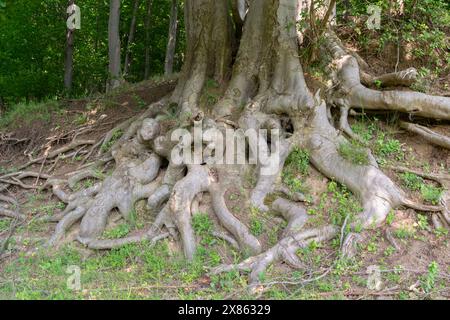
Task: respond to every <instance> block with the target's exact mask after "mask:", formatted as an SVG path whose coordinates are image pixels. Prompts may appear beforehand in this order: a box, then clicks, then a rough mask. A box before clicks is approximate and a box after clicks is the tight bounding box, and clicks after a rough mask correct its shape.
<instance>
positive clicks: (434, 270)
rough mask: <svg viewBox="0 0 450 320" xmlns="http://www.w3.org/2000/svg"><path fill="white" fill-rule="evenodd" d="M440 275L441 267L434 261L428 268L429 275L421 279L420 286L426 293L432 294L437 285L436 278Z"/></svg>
mask: <svg viewBox="0 0 450 320" xmlns="http://www.w3.org/2000/svg"><path fill="white" fill-rule="evenodd" d="M438 273H439V265H438V264H437V262H436V261H433V262H431V263H430V265H429V266H428V273H427V274H426V275H425V276H423V277H421V279H420V286H421V288H422V289H423V291H424V292H425V293H430V292H431V291H432V290H433V289H434V287H435V285H436V276H437V275H438Z"/></svg>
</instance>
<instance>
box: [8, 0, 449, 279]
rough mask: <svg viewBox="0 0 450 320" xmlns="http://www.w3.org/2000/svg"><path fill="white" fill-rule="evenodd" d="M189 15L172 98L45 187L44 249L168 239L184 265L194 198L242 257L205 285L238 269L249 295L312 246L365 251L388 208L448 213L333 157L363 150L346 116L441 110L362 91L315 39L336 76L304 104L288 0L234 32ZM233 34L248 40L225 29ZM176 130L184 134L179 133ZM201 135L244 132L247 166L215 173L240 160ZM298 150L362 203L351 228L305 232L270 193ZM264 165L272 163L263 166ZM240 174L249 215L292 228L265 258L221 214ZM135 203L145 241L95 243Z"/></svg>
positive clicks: (201, 12)
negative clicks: (271, 270) (355, 147)
mask: <svg viewBox="0 0 450 320" xmlns="http://www.w3.org/2000/svg"><path fill="white" fill-rule="evenodd" d="M186 6H187V8H186V14H187V17H186V18H187V25H186V28H187V29H186V30H187V37H188V48H187V54H186V62H185V65H184V67H183V72H182V75H181V77H180V79H179V81H178V85H177V88H176V89H175V91H174V93H173V94H172V95H171V97H168V98H165V99H163V100H162V101H160V102H158V103H156V104H153V105H151V106H150V107H149V108H148V111H146V112H145V113H144V114H142V115H141V116H139V117H136V118H133V119H130V120H128V121H127V122H125V123H123V124H121V125H119V127H117V128H120V129H121V130H123V131H125V133H124V135H123V136H122V138H121V139H120V140H119V141H117V142H116V143H115V144H114V145H113V147H112V150H111V153H110V154H108V153H107V154H103V152H102V151H99V152H98V153H97V156H99V157H101V158H100V160H99V161H95V162H93V164H90V165H85V166H84V169H83V170H82V171H81V172H77V174H76V175H73V176H72V177H71V178H70V179H63V180H61V179H51V177H48V181H47V186H48V187H51V188H52V190H53V193H54V194H55V196H57V197H58V198H59V199H60V200H61V201H63V202H64V203H66V204H67V207H66V209H65V210H64V211H63V212H62V213H61V214H59V215H57V216H56V217H53V218H52V219H53V220H55V221H56V220H57V221H59V222H58V224H57V226H56V231H55V234H54V236H53V237H52V239H51V240H50V242H49V245H57V244H58V243H59V242H60V241H61V240H62V239H63V238H64V234H65V233H66V231H67V230H68V229H69V228H70V227H71V226H72V225H73V224H74V223H75V222H77V221H79V220H81V224H80V231H79V235H78V237H77V239H78V241H79V242H81V243H82V244H84V245H86V246H87V247H89V248H91V249H109V248H116V247H119V246H123V245H125V244H130V243H136V242H140V241H151V242H153V243H154V242H156V241H158V240H160V239H163V238H166V237H168V236H171V237H173V238H175V239H180V240H181V243H182V245H183V251H184V255H185V257H186V258H187V259H188V260H192V259H193V258H194V257H195V254H196V251H197V239H196V236H195V233H194V230H193V227H192V215H193V214H195V213H196V211H197V210H198V209H197V208H198V201H199V200H198V199H199V198H201V195H203V194H209V196H210V200H211V202H210V203H211V206H212V209H213V212H214V214H215V216H216V218H217V221H218V222H219V223H220V226H221V227H222V228H223V229H224V230H223V231H218V230H217V231H215V232H214V235H216V236H218V237H220V238H222V239H225V240H226V241H227V242H229V243H230V244H231V245H232V246H233V247H238V248H239V250H241V251H242V252H245V253H246V254H250V255H251V256H250V258H248V259H247V260H244V261H243V262H241V263H239V264H237V265H224V266H220V267H219V268H217V269H216V270H214V271H213V272H215V273H220V272H225V271H229V270H232V269H234V268H237V269H238V270H241V271H250V284H251V286H252V287H253V288H256V287H257V286H258V284H260V275H261V274H262V273H264V272H265V270H266V269H267V267H268V266H269V265H270V264H272V263H275V262H276V261H283V262H285V263H287V264H289V265H290V266H292V267H294V268H303V267H304V265H303V263H302V262H301V261H300V259H299V257H298V256H297V253H296V251H297V250H298V249H299V248H303V247H305V246H307V245H308V244H309V243H311V242H312V241H316V242H320V241H328V240H330V239H332V238H334V237H336V236H339V237H340V240H341V250H342V253H343V254H344V255H352V254H354V253H355V252H354V249H355V243H356V242H357V241H358V240H359V239H360V237H359V236H358V232H357V231H358V230H359V229H361V228H363V229H364V228H372V227H378V226H380V225H381V224H382V223H383V222H384V220H385V218H386V216H387V214H388V213H389V212H390V211H391V210H392V209H395V208H398V207H400V206H407V207H411V208H414V209H418V210H421V211H426V212H438V213H442V212H446V211H445V210H444V208H448V207H446V205H447V204H444V203H443V204H442V205H441V206H425V205H422V204H417V203H414V202H412V201H411V200H409V199H408V198H407V197H406V195H405V194H404V192H403V191H402V190H401V189H400V188H399V187H397V186H396V185H395V183H394V182H393V181H392V180H391V179H390V178H389V177H387V176H386V175H385V174H384V173H383V172H382V170H381V169H380V168H379V167H378V165H377V162H376V160H375V158H374V157H373V156H372V154H371V152H370V150H369V149H367V156H368V159H369V163H368V164H355V163H353V162H351V161H349V160H347V159H345V158H343V157H342V156H341V155H340V154H339V151H338V150H339V146H340V145H341V144H343V143H347V138H346V136H349V137H350V138H352V139H358V137H357V135H355V134H354V133H353V132H352V131H351V129H350V126H349V124H348V122H347V121H348V120H347V117H348V114H349V110H350V109H352V108H363V109H373V110H388V111H399V112H404V113H409V114H414V115H417V116H422V117H429V118H435V119H446V120H448V119H450V99H449V98H444V97H435V96H429V95H425V94H421V93H414V92H410V91H401V92H400V91H382V92H381V91H377V90H372V89H369V88H367V87H365V86H364V85H363V83H362V80H361V77H360V69H359V65H358V61H357V59H356V58H355V57H354V56H353V55H350V54H348V53H347V52H346V50H345V48H344V46H343V45H342V44H341V43H340V41H339V39H338V38H337V36H336V35H335V34H334V33H333V32H332V31H331V30H328V31H326V32H325V33H324V37H325V41H324V46H323V48H322V54H323V55H324V58H325V56H327V57H331V59H332V60H333V62H334V68H335V69H334V71H335V72H334V75H332V76H331V79H332V80H333V81H334V83H333V85H332V88H331V90H328V92H327V95H326V96H322V97H321V95H320V92H318V93H317V94H316V95H313V93H312V92H311V91H310V90H309V89H308V87H307V85H306V81H305V79H304V75H303V70H302V65H301V61H300V59H299V55H298V51H299V43H298V39H299V37H298V34H297V29H296V27H295V26H296V23H297V19H298V17H299V16H300V15H299V14H298V13H299V12H298V10H299V9H300V8H301V7H300V6H299V1H297V0H260V1H257V2H256V1H255V2H252V3H251V4H250V8H249V10H248V14H247V15H246V17H245V21H242V19H243V18H244V17H243V16H241V15H240V16H239V17H236V16H234V17H233V19H234V20H236V21H238V22H239V21H240V23H236V21H235V23H234V24H233V21H232V19H231V17H230V15H229V14H228V12H229V11H231V9H230V8H228V2H227V1H206V0H188V1H186ZM241 24H243V25H244V27H243V30H233V28H237V27H238V26H239V25H241ZM233 31H234V32H233ZM241 31H242V32H241ZM236 36H237V37H239V38H236ZM239 42H240V45H239V47H238V48H237V46H236V44H237V43H239ZM236 49H237V50H236ZM233 59H234V60H233ZM233 61H234V64H232V62H233ZM230 70H232V72H231V73H232V75H231V78H230V77H229V71H230ZM415 76H416V73H415V72H414V70H407V71H405V72H400V73H393V74H388V75H384V76H380V77H374V76H369V75H367V74H366V75H364V76H363V77H364V79H363V80H364V82H365V83H366V84H367V85H369V84H370V83H372V82H373V81H381V82H382V83H383V85H386V86H389V85H405V86H408V85H410V84H411V82H412V81H413V80H414V79H415ZM208 78H214V79H216V80H217V81H218V82H219V83H221V84H227V86H226V88H225V90H224V96H223V97H222V99H220V100H219V101H218V102H217V104H215V105H214V106H213V107H212V108H206V107H204V106H201V105H199V101H200V96H201V94H202V90H203V89H204V86H205V82H206V80H207V79H208ZM169 106H176V107H177V112H178V113H177V121H175V123H174V122H173V121H172V122H170V121H167V119H166V117H165V115H164V109H165V108H168V107H169ZM331 106H334V107H338V108H339V109H340V111H341V118H340V121H339V123H338V127H337V128H335V127H334V124H333V123H332V121H330V120H332V114H331ZM117 128H116V129H117ZM199 128H200V129H202V130H203V133H204V134H203V135H202V134H201V135H200V136H199V138H200V141H198V139H194V141H192V140H189V139H187V140H186V139H185V138H186V135H187V134H190V136H191V137H192V136H194V138H195V137H196V134H197V133H196V132H197V131H196V130H197V129H199ZM408 128H410V127H408ZM414 128H415V129H417V127H414ZM116 129H113V130H112V131H111V132H110V133H109V134H107V135H106V136H105V138H104V139H103V140H102V141H101V142H97V143H95V142H92V141H89V144H92V145H93V149H95V148H98V147H99V146H100V145H101V144H103V145H105V144H107V143H108V142H109V141H110V139H111V138H112V136H113V132H114V130H116ZM179 129H183V130H184V131H183V132H184V133H183V134H181V135H180V134H178V133H177V130H179ZM420 129H421V130H422V131H423V133H424V135H425V133H427V134H428V139H429V140H430V141H433V142H434V143H437V144H439V143H440V145H442V146H444V147H445V146H446V143H447V142H446V140H445V139H438V138H439V137H437V136H436V135H432V133H430V132H428V131H426V130H425V129H423V128H420ZM208 130H215V131H213V132H214V134H218V135H220V134H222V135H223V134H225V133H226V131H227V130H228V131H230V130H231V132H232V133H235V134H237V133H238V131H240V130H241V131H242V130H247V131H251V132H254V133H255V134H249V135H247V136H246V138H244V140H245V141H246V142H245V144H246V145H248V153H246V154H245V155H244V157H245V160H246V162H245V163H244V164H241V163H240V164H235V163H233V164H229V165H226V164H224V163H223V162H220V161H219V160H218V159H221V158H223V157H221V156H223V155H224V154H226V153H227V152H230V153H231V154H232V155H233V156H234V155H235V154H234V152H235V151H234V150H226V149H223V148H222V149H221V148H219V147H218V143H217V141H218V140H214V138H213V137H214V136H215V135H207V134H206V132H207V131H208ZM262 130H266V131H265V132H266V133H268V134H267V135H265V134H264V133H263V131H262ZM174 135H175V136H176V139H175V140H173V139H172V138H173V136H174ZM269 135H270V138H269ZM179 138H181V139H179ZM197 138H198V136H197ZM294 147H299V148H303V149H305V150H307V151H308V152H309V154H310V160H311V164H312V165H313V166H314V167H315V168H316V169H317V170H318V171H320V172H321V173H322V174H323V175H324V176H326V177H328V178H329V179H332V180H335V181H337V182H339V183H341V184H343V185H345V186H347V187H348V188H349V189H350V190H351V191H352V192H353V193H354V194H355V195H356V196H357V197H358V199H359V201H360V202H361V206H362V209H363V210H362V212H361V213H359V214H358V216H356V217H351V219H350V218H349V219H346V220H345V222H344V225H342V226H337V225H325V226H322V227H317V228H315V229H306V230H304V229H303V228H304V225H305V223H306V221H307V215H306V212H305V210H304V208H303V207H302V206H301V205H300V204H299V203H298V202H299V201H302V200H304V197H303V196H302V195H301V194H291V192H290V191H289V190H286V187H285V186H283V185H280V183H279V176H280V173H281V171H282V169H283V166H284V162H285V160H286V158H287V156H288V155H289V153H290V152H291V150H292V148H294ZM233 148H234V147H233ZM101 149H102V148H101ZM186 150H188V151H192V150H194V155H195V154H196V150H197V151H198V150H202V151H204V152H201V153H200V156H199V157H198V158H197V160H195V157H194V161H188V160H186V159H185V158H183V161H181V162H180V161H178V160H179V159H178V160H177V159H175V156H176V155H177V154H179V153H180V152H181V151H186ZM91 154H93V150H91V152H90V153H89V155H91ZM270 154H276V155H277V157H275V158H272V157H270V156H269V155H270ZM51 155H52V156H53V154H51ZM254 156H258V157H257V159H256V161H255V162H254V163H250V161H249V160H250V158H252V157H254ZM110 160H113V161H114V163H115V169H114V171H113V172H112V174H110V175H108V176H106V178H104V179H103V181H99V182H97V183H96V184H95V185H93V186H92V187H90V188H87V189H85V190H81V191H78V192H74V193H68V192H67V190H69V189H70V187H73V186H74V185H75V184H76V182H78V181H80V180H81V179H86V178H92V177H94V178H98V176H97V175H96V174H95V171H94V169H97V170H99V168H100V170H101V166H102V165H104V164H105V163H108V162H109V161H110ZM191 160H192V159H191ZM249 166H254V167H256V172H257V177H256V178H257V182H256V186H255V188H254V189H253V190H252V192H251V194H250V197H249V199H248V200H249V201H248V202H249V206H250V207H253V208H255V209H257V210H260V211H268V210H270V209H272V210H273V211H276V212H279V213H281V215H282V216H283V217H284V218H285V219H286V220H287V222H288V226H287V228H286V229H285V230H284V232H283V235H282V238H281V240H280V241H279V242H278V243H277V244H276V245H274V246H273V247H272V248H268V249H267V248H262V246H261V243H260V242H259V240H258V239H257V238H256V237H255V236H253V235H252V234H251V233H250V231H249V228H248V227H247V226H246V225H245V223H244V222H242V221H240V220H239V219H238V218H237V217H236V216H235V215H234V214H233V213H232V212H231V210H230V209H229V208H228V207H227V204H226V199H225V194H226V192H227V190H228V189H229V188H230V187H231V186H235V185H236V184H241V183H242V172H243V171H244V170H245V169H246V168H248V167H249ZM46 178H47V177H46ZM8 181H11V179H9V180H8ZM0 182H1V181H0ZM278 191H281V193H283V194H286V195H289V197H290V198H291V200H294V201H295V202H294V201H288V200H286V199H283V198H278V199H277V200H276V201H275V202H273V203H272V205H271V208H270V206H269V205H268V204H267V203H266V198H267V195H268V194H270V193H274V192H278ZM142 199H144V200H146V201H147V207H148V209H149V212H151V214H152V215H153V216H154V217H153V222H152V225H151V226H150V227H149V228H148V230H145V231H141V232H139V233H136V234H134V235H131V236H129V237H126V238H123V239H102V234H103V231H104V230H105V228H106V225H107V221H108V216H109V215H110V213H111V211H112V210H113V209H118V211H119V212H120V214H121V215H122V216H123V217H124V218H125V219H129V218H130V213H131V212H132V210H133V208H134V205H135V203H136V202H137V201H139V200H142ZM4 200H5V199H4V198H3V199H1V198H0V201H4ZM2 210H3V211H2ZM447 210H448V209H447ZM2 212H3V214H5V212H7V211H5V209H2V207H1V206H0V214H1V213H2ZM445 214H448V211H447V213H445ZM447 217H448V216H447ZM447 222H448V220H447ZM347 224H348V225H347ZM348 230H350V231H349V232H348Z"/></svg>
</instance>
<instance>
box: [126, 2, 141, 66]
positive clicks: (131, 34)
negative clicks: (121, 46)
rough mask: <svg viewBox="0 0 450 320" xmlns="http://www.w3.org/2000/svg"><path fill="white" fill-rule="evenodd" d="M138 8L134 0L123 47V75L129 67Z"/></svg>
mask: <svg viewBox="0 0 450 320" xmlns="http://www.w3.org/2000/svg"><path fill="white" fill-rule="evenodd" d="M138 9H139V0H134V5H133V14H132V16H131V24H130V32H129V33H128V42H127V47H126V49H125V52H126V53H125V63H124V69H123V70H124V71H123V73H124V75H127V74H128V69H129V68H130V63H131V61H130V55H131V46H132V45H133V41H134V33H135V31H136V18H137V12H138Z"/></svg>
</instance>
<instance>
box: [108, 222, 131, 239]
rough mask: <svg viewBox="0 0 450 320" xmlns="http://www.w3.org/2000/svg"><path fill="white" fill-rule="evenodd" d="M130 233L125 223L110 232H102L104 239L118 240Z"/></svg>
mask: <svg viewBox="0 0 450 320" xmlns="http://www.w3.org/2000/svg"><path fill="white" fill-rule="evenodd" d="M130 231H131V228H130V226H129V225H128V224H126V223H123V224H120V225H118V226H117V227H115V228H113V229H111V230H107V231H105V232H103V237H104V238H106V239H119V238H123V237H125V236H126V235H128V234H129V233H130Z"/></svg>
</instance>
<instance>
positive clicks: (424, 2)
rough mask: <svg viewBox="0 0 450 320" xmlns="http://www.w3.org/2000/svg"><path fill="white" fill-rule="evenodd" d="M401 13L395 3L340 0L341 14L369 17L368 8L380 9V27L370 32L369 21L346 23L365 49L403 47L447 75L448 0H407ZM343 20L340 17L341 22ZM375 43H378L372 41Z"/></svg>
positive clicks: (428, 65) (449, 11)
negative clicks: (370, 6) (375, 44)
mask: <svg viewBox="0 0 450 320" xmlns="http://www.w3.org/2000/svg"><path fill="white" fill-rule="evenodd" d="M402 3H403V7H404V10H403V12H402V13H400V10H399V8H398V7H397V2H396V1H390V0H349V1H338V2H337V5H338V8H337V12H338V14H340V15H342V14H344V15H346V16H354V17H358V18H359V17H366V16H367V7H368V6H369V5H377V6H379V7H381V9H382V11H381V15H382V16H381V28H380V29H379V30H367V27H366V26H365V25H364V23H365V21H366V19H364V18H363V19H354V20H351V19H348V20H346V21H345V24H346V25H347V26H348V27H350V28H352V29H353V30H354V32H353V36H354V37H355V40H356V41H358V43H359V44H360V45H361V46H362V49H363V50H370V51H373V43H377V44H379V45H378V48H377V49H378V51H382V50H383V49H385V48H386V47H388V46H395V47H397V45H400V46H401V47H403V48H411V52H410V53H411V55H412V57H413V59H416V60H420V61H421V62H422V63H426V66H427V67H428V68H429V69H433V70H436V73H441V74H446V73H448V70H449V69H448V68H449V66H450V64H449V61H450V54H449V53H448V45H449V44H448V37H447V35H446V33H447V32H448V30H449V29H448V26H449V25H450V5H449V2H448V1H445V0H420V1H415V0H405V1H402ZM340 19H341V17H338V20H340ZM373 40H376V42H375V41H373Z"/></svg>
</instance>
